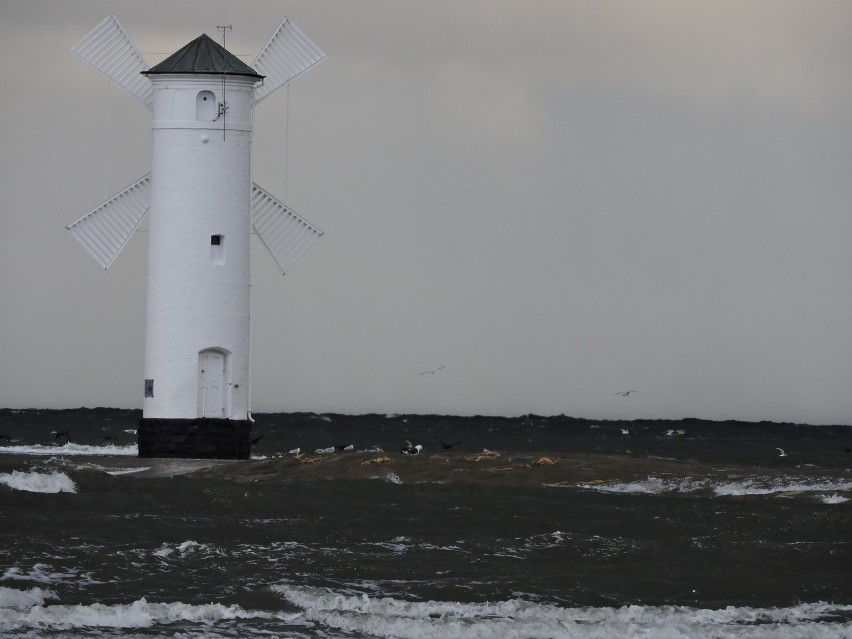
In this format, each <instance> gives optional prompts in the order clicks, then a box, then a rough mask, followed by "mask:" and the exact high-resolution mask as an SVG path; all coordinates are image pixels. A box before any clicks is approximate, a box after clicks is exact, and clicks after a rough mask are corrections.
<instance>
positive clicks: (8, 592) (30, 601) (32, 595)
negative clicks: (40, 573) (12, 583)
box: [0, 586, 57, 610]
mask: <svg viewBox="0 0 852 639" xmlns="http://www.w3.org/2000/svg"><path fill="white" fill-rule="evenodd" d="M45 599H57V596H56V594H55V593H54V592H53V591H52V590H44V589H42V588H30V589H29V590H17V589H15V588H6V587H5V586H0V610H3V609H4V608H6V609H10V610H28V609H30V608H32V607H33V606H43V605H44V601H45Z"/></svg>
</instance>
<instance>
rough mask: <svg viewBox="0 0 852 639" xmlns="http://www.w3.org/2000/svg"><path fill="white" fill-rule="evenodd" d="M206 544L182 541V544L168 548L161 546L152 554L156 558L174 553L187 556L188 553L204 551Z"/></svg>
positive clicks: (165, 545)
mask: <svg viewBox="0 0 852 639" xmlns="http://www.w3.org/2000/svg"><path fill="white" fill-rule="evenodd" d="M206 549H207V545H206V544H199V543H198V542H197V541H192V540H190V541H184V542H183V543H180V544H177V545H175V546H174V547H172V546H169V545H168V544H163V545H162V546H160V548H158V549H157V550H155V551H154V554H155V555H157V556H158V557H168V556H169V555H172V554H174V553H176V552H177V553H180V554H181V555H188V554H190V553H195V552H199V551H202V550H206Z"/></svg>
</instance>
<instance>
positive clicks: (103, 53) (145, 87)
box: [71, 15, 154, 111]
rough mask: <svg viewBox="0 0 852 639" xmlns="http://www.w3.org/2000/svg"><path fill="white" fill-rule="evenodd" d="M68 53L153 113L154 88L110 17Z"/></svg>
mask: <svg viewBox="0 0 852 639" xmlns="http://www.w3.org/2000/svg"><path fill="white" fill-rule="evenodd" d="M71 53H73V54H74V55H76V56H77V57H78V58H80V59H81V60H82V61H83V62H85V63H86V64H88V65H89V66H90V67H92V68H93V69H95V71H97V72H98V73H102V74H103V75H105V76H106V77H107V78H109V79H110V80H111V81H112V82H114V83H115V84H117V85H118V86H119V87H121V88H122V89H124V90H125V91H126V92H127V93H129V94H130V95H132V96H133V97H134V98H136V99H137V100H139V101H140V102H141V103H142V104H144V105H145V107H146V108H147V109H148V110H149V111H153V109H154V98H153V94H154V88H153V86H152V85H151V81H150V80H149V79H148V78H147V77H146V76H144V75H142V71H147V70H148V64H147V63H146V62H145V58H143V57H142V54H141V53H140V52H139V49H137V48H136V45H135V44H133V41H132V40H131V39H130V37H129V36H128V35H127V32H126V31H125V30H124V28H123V27H122V26H121V25H120V24H119V22H118V19H117V18H116V17H115V16H114V15H110V16H108V17H107V18H106V19H105V20H104V21H103V22H101V23H100V24H99V25H98V26H96V27H95V28H94V29H92V30H91V31H90V32H89V33H87V34H86V35H85V36H83V39H82V40H80V41H79V42H78V43H77V44H75V45H74V46H73V47H71Z"/></svg>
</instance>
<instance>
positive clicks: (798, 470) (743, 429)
mask: <svg viewBox="0 0 852 639" xmlns="http://www.w3.org/2000/svg"><path fill="white" fill-rule="evenodd" d="M140 416H141V415H140V414H139V413H138V411H129V410H117V409H80V410H74V411H45V410H0V636H3V637H55V638H71V637H281V638H285V637H286V638H311V639H313V638H318V637H326V638H328V637H331V638H343V637H346V638H354V639H367V638H391V637H395V638H400V639H403V638H412V639H414V638H417V639H420V638H433V637H434V638H441V639H449V638H453V637H459V638H477V639H478V638H492V637H493V638H500V639H506V638H513V637H516V638H526V639H533V638H536V639H538V638H541V639H551V638H552V639H558V638H575V637H576V638H581V637H582V638H614V637H618V638H628V639H629V638H638V637H648V638H659V639H666V638H675V637H677V638H680V639H688V638H693V637H695V638H698V637H700V638H729V637H730V638H740V637H743V638H745V637H748V638H764V637H765V638H784V639H788V638H789V639H793V638H797V639H799V638H807V639H817V638H826V639H840V638H847V639H848V638H850V637H852V502H850V499H852V473H850V468H852V452H850V451H851V450H852V427H850V426H846V425H837V426H828V425H827V426H813V425H796V424H775V423H769V422H761V423H745V422H708V421H702V420H697V419H695V420H682V421H677V422H672V421H656V420H650V421H636V422H628V421H622V422H615V421H592V420H583V419H573V418H569V417H564V416H557V417H541V416H536V415H526V416H523V417H518V418H496V417H442V416H434V415H431V416H429V415H427V416H417V415H362V416H343V415H314V414H277V415H257V416H255V418H256V422H255V424H254V426H253V428H254V433H253V434H254V436H255V437H256V438H259V439H258V440H257V441H256V443H255V445H254V447H253V455H252V459H250V460H246V461H237V462H221V461H208V462H198V461H182V460H156V459H153V460H152V459H139V458H138V457H136V446H135V428H136V423H137V421H138V419H139V417H140ZM406 440H408V441H410V442H411V443H412V444H418V443H419V444H421V445H422V447H423V450H422V452H421V453H420V454H419V455H417V456H415V457H407V456H405V455H403V454H401V452H400V449H401V447H402V446H404V445H406ZM450 444H454V445H453V446H451V447H449V448H445V445H450ZM349 447H351V450H347V448H349ZM297 449H298V452H297Z"/></svg>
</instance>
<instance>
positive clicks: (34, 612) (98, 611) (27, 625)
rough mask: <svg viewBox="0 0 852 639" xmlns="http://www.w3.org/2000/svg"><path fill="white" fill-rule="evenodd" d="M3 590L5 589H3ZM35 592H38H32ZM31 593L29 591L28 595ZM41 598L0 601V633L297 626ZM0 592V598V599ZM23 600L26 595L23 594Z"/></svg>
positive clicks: (238, 613)
mask: <svg viewBox="0 0 852 639" xmlns="http://www.w3.org/2000/svg"><path fill="white" fill-rule="evenodd" d="M4 590H7V589H4ZM34 590H38V589H34ZM30 592H31V591H30ZM49 594H50V593H48V594H42V595H41V597H42V600H39V596H38V593H36V594H32V595H29V597H30V600H29V601H23V600H20V601H19V600H16V599H14V596H12V595H10V596H9V598H10V601H11V602H12V603H13V604H16V605H15V606H13V605H8V606H7V605H5V604H2V601H3V600H2V599H0V604H2V605H0V631H2V632H10V631H15V630H21V629H34V630H52V631H56V630H69V629H74V628H86V629H91V628H112V629H130V628H150V627H153V626H157V625H163V624H173V623H178V622H189V623H195V624H204V625H206V626H213V625H215V624H216V623H218V622H222V621H229V620H235V619H278V620H280V621H282V622H287V625H294V623H295V624H299V620H298V615H293V614H283V613H281V614H276V613H270V612H262V611H252V610H245V609H243V608H241V607H240V606H237V605H230V606H225V605H222V604H213V603H211V604H203V605H191V604H185V603H181V602H172V603H168V602H166V603H149V602H148V601H147V600H146V599H145V598H144V597H143V598H142V599H139V600H137V601H134V602H133V603H129V604H113V605H104V604H98V603H96V604H90V605H49V606H45V605H43V598H45V597H47V596H49ZM2 596H3V595H2V592H0V597H2ZM24 596H25V597H26V596H27V595H26V593H24Z"/></svg>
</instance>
